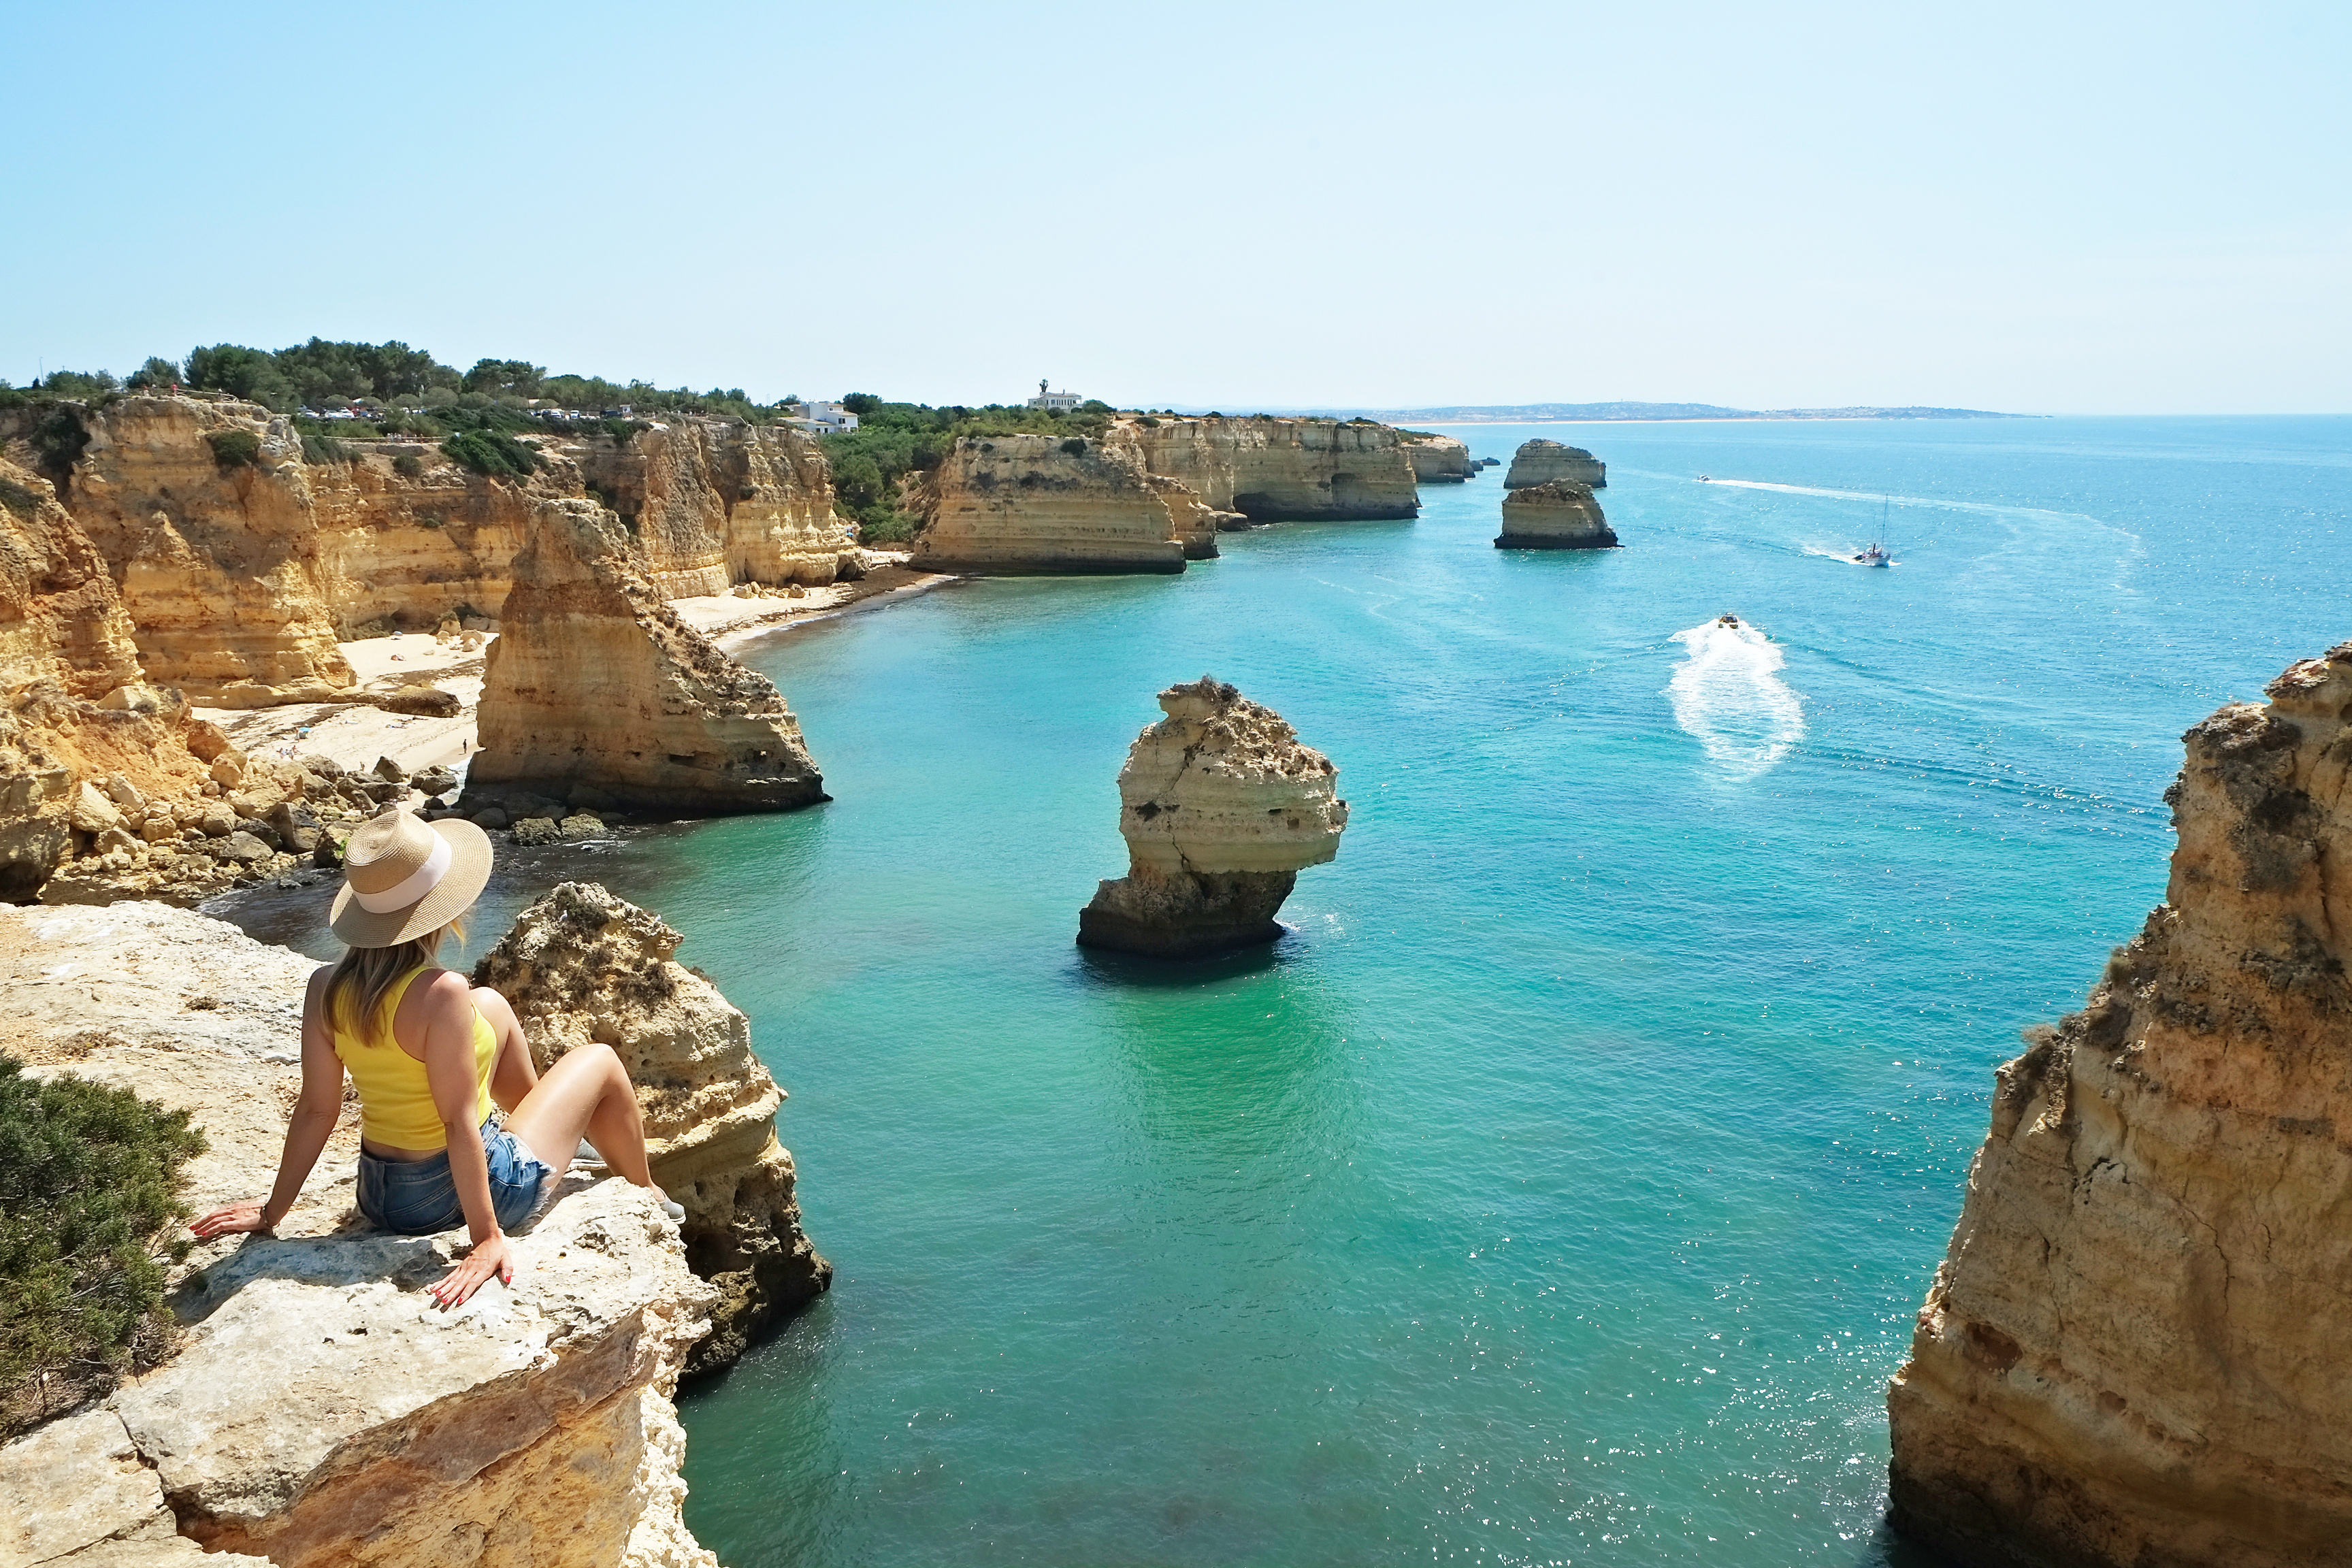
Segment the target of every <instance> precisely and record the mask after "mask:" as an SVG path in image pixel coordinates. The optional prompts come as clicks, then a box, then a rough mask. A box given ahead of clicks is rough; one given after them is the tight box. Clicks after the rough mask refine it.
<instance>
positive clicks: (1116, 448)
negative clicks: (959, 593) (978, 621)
mask: <svg viewBox="0 0 2352 1568" xmlns="http://www.w3.org/2000/svg"><path fill="white" fill-rule="evenodd" d="M908 500H909V504H910V505H912V506H913V507H915V508H916V509H917V511H918V514H919V516H920V518H921V519H922V531H921V532H920V534H919V536H918V541H917V544H916V549H915V558H914V565H915V566H916V567H917V568H918V569H919V570H921V571H926V572H983V573H1124V572H1181V571H1182V570H1184V562H1185V559H1186V557H1187V555H1188V554H1200V553H1206V554H1210V555H1213V554H1215V553H1216V542H1215V541H1216V520H1215V516H1214V513H1213V510H1211V509H1210V508H1208V507H1207V506H1206V505H1205V504H1203V503H1202V500H1201V499H1200V498H1199V497H1198V496H1197V495H1195V494H1194V493H1193V492H1192V490H1191V489H1188V488H1187V487H1185V486H1184V485H1182V484H1180V483H1177V482H1176V481H1174V480H1172V479H1167V478H1165V477H1161V476H1155V475H1154V474H1153V473H1151V472H1150V471H1148V470H1147V469H1146V468H1145V467H1144V465H1143V463H1142V462H1141V461H1140V459H1139V458H1138V456H1137V454H1136V452H1135V451H1134V450H1133V449H1132V447H1129V446H1127V445H1124V444H1120V443H1106V442H1100V441H1091V440H1087V439H1086V438H1085V437H1068V438H1066V439H1064V438H1061V437H1052V436H992V437H963V438H961V439H960V440H958V441H957V442H956V444H955V449H954V450H953V451H951V452H950V453H949V454H948V455H947V457H946V458H945V459H943V460H942V461H941V463H940V466H939V467H938V468H936V469H934V470H933V471H932V472H931V473H929V474H928V475H926V476H925V477H924V479H922V481H921V483H920V484H919V486H918V487H916V489H915V490H914V491H913V493H912V494H911V495H910V496H909V498H908Z"/></svg>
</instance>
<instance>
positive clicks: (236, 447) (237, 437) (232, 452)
mask: <svg viewBox="0 0 2352 1568" xmlns="http://www.w3.org/2000/svg"><path fill="white" fill-rule="evenodd" d="M205 445H206V446H207V447H211V448H212V449H213V462H214V464H215V466H216V467H218V468H220V469H221V471H222V472H224V473H226V472H227V471H228V470H229V469H231V468H250V467H252V466H254V465H256V464H258V463H259V462H260V461H261V437H258V436H257V435H255V434H254V433H253V432H252V431H250V430H215V431H214V432H213V433H212V434H211V435H209V436H207V437H205ZM307 455H308V454H307V453H306V454H305V456H307Z"/></svg>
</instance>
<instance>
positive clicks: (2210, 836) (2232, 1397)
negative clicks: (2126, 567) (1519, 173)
mask: <svg viewBox="0 0 2352 1568" xmlns="http://www.w3.org/2000/svg"><path fill="white" fill-rule="evenodd" d="M2269 694H2270V697H2271V701H2270V703H2269V704H2268V705H2267V706H2265V705H2263V704H2257V703H2232V704H2231V705H2230V706H2228V707H2226V708H2223V709H2222V710H2220V711H2219V712H2217V713H2215V714H2214V715H2213V716H2212V717H2211V718H2210V719H2208V720H2206V721H2204V722H2202V723H2200V724H2199V725H2197V726H2196V727H2195V728H2194V729H2192V730H2190V731H2189V733H2188V735H2187V736H2186V737H2185V739H2186V741H2187V744H2188V757H2187V762H2186V765H2185V766H2184V767H2183V768H2182V770H2181V773H2180V778H2179V783H2177V784H2175V785H2174V786H2173V787H2172V789H2171V790H2170V791H2169V792H2168V795H2167V796H2166V798H2167V799H2168V801H2169V802H2170V803H2171V805H2172V808H2173V823H2174V826H2175V829H2176V830H2177V832H2178V834H2179V844H2178V847H2177V848H2176V849H2175V850H2174V853H2173V858H2172V875H2171V879H2170V882H2169V884H2168V886H2167V888H2166V890H2165V901H2164V902H2163V903H2162V904H2160V905H2158V907H2157V909H2156V910H2155V911H2154V912H2153V913H2151V914H2150V915H2149V916H2148V919H2147V925H2146V927H2145V928H2144V929H2143V930H2142V931H2141V932H2140V934H2139V935H2137V937H2135V938H2133V940H2132V941H2131V942H2130V943H2129V944H2128V945H2127V946H2126V947H2124V948H2121V949H2119V950H2117V952H2116V954H2115V955H2114V957H2113V958H2112V960H2110V962H2109V963H2108V964H2107V966H2106V972H2105V974H2104V975H2103V976H2102V977H2101V978H2100V980H2099V982H2098V984H2096V985H2095V986H2094V987H2093V989H2092V991H2091V994H2090V1000H2089V1003H2088V1005H2086V1006H2085V1007H2084V1010H2083V1011H2082V1012H2080V1013H2076V1014H2073V1015H2071V1016H2068V1017H2066V1018H2064V1019H2063V1020H2062V1021H2061V1022H2060V1023H2059V1025H2058V1026H2056V1027H2055V1028H2048V1027H2043V1028H2039V1029H2035V1030H2032V1031H2029V1034H2028V1041H2029V1044H2030V1047H2031V1048H2030V1049H2028V1050H2027V1051H2026V1053H2025V1054H2024V1055H2023V1056H2021V1057H2020V1058H2017V1059H2016V1060H2015V1061H2012V1062H2011V1063H2009V1064H2008V1065H2007V1066H2005V1067H2003V1068H2001V1069H2000V1072H1999V1074H1998V1075H1997V1076H1998V1084H1997V1088H1996V1089H1995V1091H1994V1099H1993V1110H1992V1127H1991V1131H1990V1134H1989V1135H1988V1136H1987V1138H1986V1140H1985V1142H1984V1146H1983V1148H1982V1149H1981V1150H1980V1151H1979V1153H1978V1155H1977V1158H1976V1163H1975V1165H1974V1167H1973V1168H1972V1170H1971V1171H1970V1173H1969V1187H1968V1196H1967V1200H1966V1204H1965V1205H1964V1207H1963V1209H1962V1211H1961V1215H1960V1220H1959V1226H1958V1229H1957V1230H1956V1231H1955V1232H1954V1233H1953V1236H1952V1243H1951V1248H1950V1251H1949V1252H1948V1254H1947V1256H1946V1258H1945V1259H1944V1262H1943V1265H1942V1267H1941V1268H1938V1269H1937V1274H1936V1279H1935V1283H1934V1284H1933V1286H1932V1287H1931V1288H1930V1289H1929V1290H1928V1292H1927V1304H1926V1306H1925V1307H1923V1308H1922V1309H1921V1310H1920V1312H1919V1319H1918V1327H1917V1331H1916V1334H1915V1335H1914V1337H1913V1340H1912V1349H1911V1359H1910V1360H1909V1362H1908V1363H1906V1365H1905V1366H1904V1367H1903V1369H1902V1371H1901V1372H1899V1373H1896V1375H1895V1381H1894V1384H1893V1386H1892V1388H1891V1389H1890V1391H1889V1394H1888V1401H1887V1404H1888V1414H1889V1416H1890V1419H1891V1424H1892V1427H1893V1437H1894V1463H1893V1467H1892V1502H1893V1510H1894V1518H1895V1523H1896V1525H1897V1527H1898V1528H1899V1529H1900V1530H1901V1531H1903V1532H1904V1533H1906V1535H1909V1536H1911V1537H1913V1538H1914V1539H1916V1540H1919V1541H1923V1542H1928V1543H1930V1544H1932V1545H1935V1546H1937V1547H1938V1548H1939V1549H1941V1550H1943V1551H1945V1552H1949V1553H1951V1554H1952V1555H1954V1556H1955V1557H1957V1558H1958V1560H1960V1561H1962V1562H1965V1563H2010V1564H2031V1565H2034V1568H2125V1565H2129V1568H2225V1565H2226V1568H2290V1565H2308V1564H2313V1563H2334V1562H2340V1561H2343V1560H2344V1555H2345V1551H2346V1542H2352V1358H2347V1356H2346V1355H2345V1353H2344V1350H2343V1345H2342V1335H2341V1332H2340V1325H2341V1322H2342V1317H2343V1311H2342V1307H2343V1297H2344V1287H2345V1281H2346V1280H2347V1279H2352V1224H2347V1196H2346V1194H2347V1193H2352V1144H2347V1130H2352V1032H2347V1021H2352V982H2347V977H2346V973H2345V964H2346V961H2347V958H2352V930H2347V924H2346V923H2345V921H2343V919H2342V916H2343V913H2344V911H2345V910H2347V909H2352V871H2347V867H2352V790H2348V789H2347V784H2352V727H2347V718H2352V643H2347V644H2345V645H2343V646H2341V647H2336V648H2333V649H2331V650H2329V652H2328V653H2327V654H2326V657H2324V658H2316V659H2312V660H2309V661H2306V662H2305V663H2302V664H2298V665H2296V666H2294V668H2290V669H2288V670H2287V671H2286V672H2285V673H2284V675H2282V676H2280V677H2279V679H2276V680H2274V681H2273V682H2272V683H2271V685H2270V687H2269Z"/></svg>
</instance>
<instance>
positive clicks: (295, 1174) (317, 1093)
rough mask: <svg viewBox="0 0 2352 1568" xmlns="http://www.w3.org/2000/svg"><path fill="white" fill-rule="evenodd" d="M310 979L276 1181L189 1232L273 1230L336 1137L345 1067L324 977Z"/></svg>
mask: <svg viewBox="0 0 2352 1568" xmlns="http://www.w3.org/2000/svg"><path fill="white" fill-rule="evenodd" d="M328 973H330V972H329V971H327V970H324V969H321V970H319V971H317V972H316V973H313V974H312V975H311V976H310V990H309V991H308V992H306V993H305V994H304V995H303V998H302V1093H301V1096H300V1098H299V1099H297V1100H295V1101H294V1114H293V1115H292V1116H291V1117H290V1118H289V1119H288V1121H287V1123H286V1149H285V1152H283V1153H282V1154H280V1155H279V1156H278V1182H277V1184H276V1185H274V1186H273V1187H271V1188H270V1189H269V1196H268V1198H267V1199H264V1200H263V1201H261V1202H259V1203H252V1202H247V1203H241V1204H231V1205H229V1206H228V1207H226V1208H225V1209H215V1210H214V1211H213V1212H212V1213H210V1214H208V1215H205V1216H204V1217H203V1218H202V1219H200V1220H198V1221H196V1222H195V1223H194V1225H192V1226H189V1227H188V1228H189V1229H190V1230H192V1231H194V1233H195V1234H196V1235H197V1236H199V1237H203V1238H204V1239H205V1240H207V1241H209V1240H211V1239H212V1238H213V1237H216V1236H233V1235H235V1234H236V1233H237V1232H238V1231H247V1230H275V1229H277V1228H278V1225H279V1224H280V1223H281V1222H282V1221H283V1220H284V1219H285V1218H286V1215H287V1213H288V1211H289V1210H290V1209H292V1208H293V1206H294V1200H295V1198H297V1197H298V1196H299V1195H300V1194H301V1191H302V1184H303V1183H304V1182H306V1181H309V1180H310V1171H311V1168H312V1167H313V1166H315V1165H316V1164H318V1163H319V1152H320V1150H322V1149H324V1148H326V1146H327V1140H328V1139H330V1138H331V1137H333V1136H334V1132H335V1119H336V1118H337V1117H338V1116H340V1115H341V1114H342V1106H343V1064H342V1060H341V1058H339V1057H337V1056H336V1055H335V1047H334V1042H333V1040H332V1038H331V1037H330V1036H329V1035H328V1033H327V1023H326V1013H325V996H326V990H327V975H328Z"/></svg>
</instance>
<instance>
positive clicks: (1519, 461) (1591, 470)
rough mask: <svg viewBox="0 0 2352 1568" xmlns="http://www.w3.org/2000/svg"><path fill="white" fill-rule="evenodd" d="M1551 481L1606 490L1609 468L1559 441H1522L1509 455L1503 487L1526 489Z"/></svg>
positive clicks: (1581, 449)
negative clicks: (1555, 480) (1564, 481)
mask: <svg viewBox="0 0 2352 1568" xmlns="http://www.w3.org/2000/svg"><path fill="white" fill-rule="evenodd" d="M1554 479H1565V480H1566V481H1568V482H1569V483H1570V484H1572V485H1589V486H1591V488H1592V489H1596V490H1598V489H1607V488H1608V487H1609V466H1608V465H1607V464H1605V463H1603V462H1601V460H1600V459H1598V458H1595V457H1593V455H1592V454H1591V453H1590V452H1588V451H1586V450H1585V449H1584V448H1583V447H1564V446H1562V445H1560V443H1559V442H1558V441H1523V442H1521V443H1520V444H1519V449H1518V450H1517V452H1515V453H1513V454H1512V455H1511V471H1510V472H1509V473H1507V474H1505V475H1504V476H1503V488H1504V489H1512V490H1516V489H1527V488H1528V487H1529V486H1532V485H1548V484H1549V483H1551V482H1552V481H1553V480H1554Z"/></svg>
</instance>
